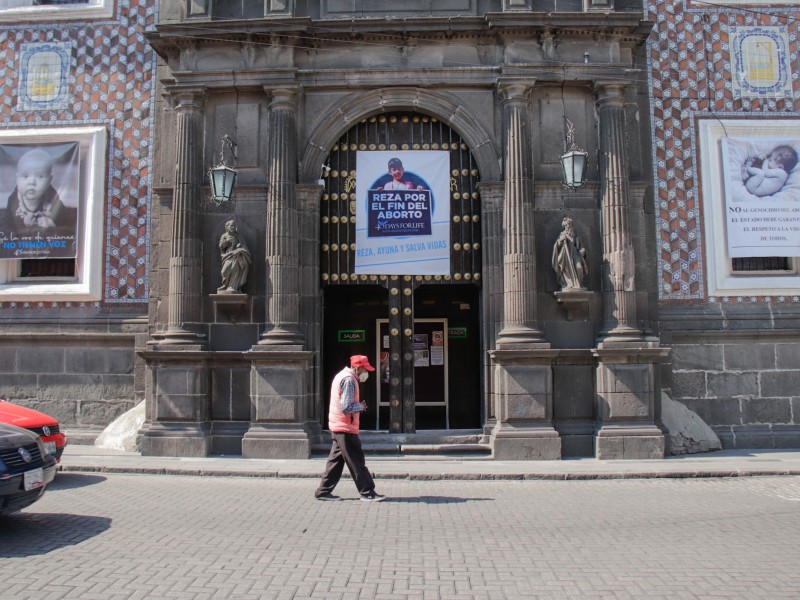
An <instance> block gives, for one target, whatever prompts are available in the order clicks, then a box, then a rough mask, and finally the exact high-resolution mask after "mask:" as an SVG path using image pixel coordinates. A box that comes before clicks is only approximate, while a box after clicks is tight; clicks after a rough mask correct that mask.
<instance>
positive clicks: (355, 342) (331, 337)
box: [322, 285, 388, 429]
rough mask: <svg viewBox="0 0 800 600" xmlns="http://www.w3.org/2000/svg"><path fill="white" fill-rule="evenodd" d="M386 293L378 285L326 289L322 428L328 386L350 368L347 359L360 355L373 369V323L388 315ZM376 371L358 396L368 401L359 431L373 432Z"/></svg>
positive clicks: (375, 406) (375, 403) (326, 414)
mask: <svg viewBox="0 0 800 600" xmlns="http://www.w3.org/2000/svg"><path fill="white" fill-rule="evenodd" d="M387 306H388V300H387V291H386V289H385V288H383V287H381V286H378V285H358V286H335V287H334V286H331V287H326V288H325V313H324V319H325V326H324V327H323V331H324V332H325V333H324V339H323V360H322V377H323V381H322V386H323V387H322V398H323V411H322V412H323V417H322V426H323V428H325V429H327V427H328V402H329V401H330V385H331V381H333V378H334V377H335V376H336V373H338V372H339V371H341V370H342V369H343V368H344V367H346V366H349V365H350V356H352V355H353V354H363V355H365V356H368V357H369V359H370V363H372V365H373V366H375V367H376V368H377V367H378V365H376V364H375V358H374V354H375V347H376V335H377V332H376V331H375V322H376V320H377V319H380V318H384V317H385V316H386V315H387V314H388V308H387ZM377 377H378V372H377V371H376V372H375V373H373V374H372V375H371V376H370V380H369V381H367V383H366V384H362V385H361V388H360V394H361V397H362V399H364V400H366V402H367V411H366V412H365V413H362V415H361V428H362V429H375V428H376V427H375V423H376V414H377V413H376V411H377V402H376V394H375V386H374V382H375V379H376V378H377Z"/></svg>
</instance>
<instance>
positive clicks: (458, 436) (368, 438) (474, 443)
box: [311, 430, 492, 457]
mask: <svg viewBox="0 0 800 600" xmlns="http://www.w3.org/2000/svg"><path fill="white" fill-rule="evenodd" d="M360 437H361V446H362V448H363V449H364V452H365V453H366V454H380V455H394V456H447V457H455V456H462V455H463V456H470V457H489V456H491V454H492V447H491V445H490V444H489V443H488V442H489V440H488V436H486V435H485V434H484V433H483V432H482V431H481V430H457V431H456V430H441V431H424V432H420V433H413V434H409V433H385V432H374V431H362V432H361V434H360ZM330 447H331V442H330V434H329V433H327V432H325V433H323V434H322V440H321V441H320V442H319V443H316V444H313V445H312V447H311V451H312V453H313V454H315V455H321V454H327V453H328V452H329V451H330Z"/></svg>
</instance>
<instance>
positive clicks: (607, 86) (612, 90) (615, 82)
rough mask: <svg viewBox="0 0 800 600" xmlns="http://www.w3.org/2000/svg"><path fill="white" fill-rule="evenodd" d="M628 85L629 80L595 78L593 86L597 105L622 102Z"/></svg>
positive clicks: (620, 103)
mask: <svg viewBox="0 0 800 600" xmlns="http://www.w3.org/2000/svg"><path fill="white" fill-rule="evenodd" d="M629 85H630V83H629V82H627V81H623V80H619V79H596V80H595V81H594V82H593V87H594V93H595V96H596V98H597V100H596V102H597V105H598V106H600V107H601V106H603V105H606V104H619V105H622V104H624V102H625V91H626V90H627V89H628V86H629Z"/></svg>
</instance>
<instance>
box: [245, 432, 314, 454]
mask: <svg viewBox="0 0 800 600" xmlns="http://www.w3.org/2000/svg"><path fill="white" fill-rule="evenodd" d="M242 457H244V458H286V459H290V458H310V457H311V442H310V440H309V438H308V433H306V432H305V431H304V430H303V429H299V428H297V427H287V428H281V427H279V426H277V425H269V426H263V425H256V424H253V425H252V426H251V427H250V430H249V431H248V432H247V433H246V434H245V435H244V439H242Z"/></svg>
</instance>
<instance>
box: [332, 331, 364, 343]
mask: <svg viewBox="0 0 800 600" xmlns="http://www.w3.org/2000/svg"><path fill="white" fill-rule="evenodd" d="M339 341H340V342H366V341H367V331H366V330H365V329H340V330H339Z"/></svg>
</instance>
